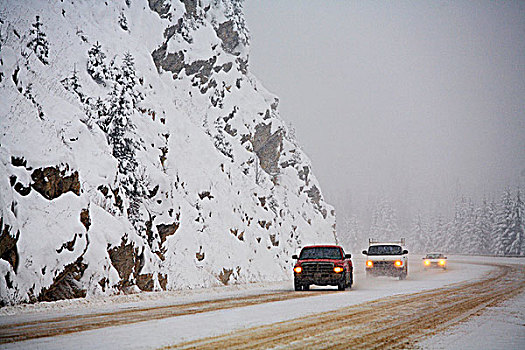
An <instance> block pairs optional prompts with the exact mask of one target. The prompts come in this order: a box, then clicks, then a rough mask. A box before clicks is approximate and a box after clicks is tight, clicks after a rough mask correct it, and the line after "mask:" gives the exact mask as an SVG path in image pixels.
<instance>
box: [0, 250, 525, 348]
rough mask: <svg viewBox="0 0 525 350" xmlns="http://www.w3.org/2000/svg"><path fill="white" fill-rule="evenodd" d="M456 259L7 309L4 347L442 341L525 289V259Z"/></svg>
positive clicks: (0, 330)
mask: <svg viewBox="0 0 525 350" xmlns="http://www.w3.org/2000/svg"><path fill="white" fill-rule="evenodd" d="M449 260H450V265H449V269H448V270H447V271H441V270H439V271H437V270H436V271H423V269H422V266H421V259H420V257H419V256H411V260H410V265H409V266H410V270H409V277H408V279H407V280H405V281H399V280H396V279H391V278H372V279H366V278H365V277H364V273H363V271H362V266H363V261H362V259H361V257H355V258H354V264H355V265H356V269H355V281H356V282H355V284H354V287H353V288H352V289H351V290H349V291H345V292H338V291H337V290H335V289H332V288H317V289H314V290H312V291H310V292H293V291H292V290H291V289H292V288H291V287H292V284H291V283H290V282H289V281H287V282H280V283H273V284H254V285H250V286H228V287H224V288H214V289H209V290H195V291H186V292H172V293H154V294H149V295H148V294H146V295H141V296H120V297H113V298H109V299H105V300H96V299H95V300H87V301H80V300H79V301H70V302H62V303H46V304H40V305H35V306H28V307H25V308H23V307H11V308H3V309H0V310H1V312H2V315H1V316H0V348H9V349H27V348H39V349H41V348H43V349H47V348H53V349H57V348H58V349H69V348H71V347H78V348H82V349H98V348H101V347H103V348H110V347H113V348H114V347H119V348H123V347H124V348H137V349H155V348H162V347H167V348H173V349H175V348H199V349H203V348H210V349H214V348H275V347H277V348H279V347H282V348H349V347H350V348H373V347H379V348H392V347H405V348H406V347H408V348H414V347H415V346H416V344H418V342H419V341H421V340H424V341H425V342H424V343H423V344H424V346H423V348H432V344H433V343H432V341H431V340H432V336H433V335H435V334H437V335H439V334H440V332H442V331H444V330H446V329H447V328H448V329H450V328H453V327H454V326H456V325H457V324H458V323H459V322H460V321H463V320H465V319H467V318H469V317H470V316H472V315H473V314H476V313H482V312H483V310H484V309H485V308H486V307H489V306H493V305H497V304H498V303H501V302H504V301H505V300H506V299H510V298H515V297H517V296H518V297H521V298H522V297H523V294H524V288H525V269H524V265H523V264H524V261H523V259H509V258H506V259H505V258H473V257H451V258H450V259H449ZM522 316H523V315H522ZM472 319H475V317H473V318H472V317H471V318H470V320H472ZM522 321H523V320H522ZM486 336H487V337H488V338H489V340H490V334H488V335H486ZM429 337H430V338H429ZM429 339H430V340H429ZM485 344H490V343H485Z"/></svg>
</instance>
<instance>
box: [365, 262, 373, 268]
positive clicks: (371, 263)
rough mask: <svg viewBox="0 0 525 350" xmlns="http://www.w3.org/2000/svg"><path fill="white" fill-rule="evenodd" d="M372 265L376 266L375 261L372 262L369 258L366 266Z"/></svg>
mask: <svg viewBox="0 0 525 350" xmlns="http://www.w3.org/2000/svg"><path fill="white" fill-rule="evenodd" d="M372 266H374V263H373V262H372V260H367V261H366V267H372Z"/></svg>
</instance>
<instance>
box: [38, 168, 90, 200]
mask: <svg viewBox="0 0 525 350" xmlns="http://www.w3.org/2000/svg"><path fill="white" fill-rule="evenodd" d="M31 179H32V180H33V184H32V185H31V186H32V187H33V189H34V190H35V191H37V192H38V193H40V194H41V195H42V196H43V197H44V198H46V199H49V200H52V199H55V198H58V197H60V196H61V195H63V194H64V193H66V192H70V191H71V192H73V193H74V194H76V195H77V196H79V195H80V182H79V180H78V172H76V171H75V172H73V173H72V174H71V175H66V170H65V169H64V170H60V169H59V168H58V167H47V168H42V169H35V171H33V173H32V174H31Z"/></svg>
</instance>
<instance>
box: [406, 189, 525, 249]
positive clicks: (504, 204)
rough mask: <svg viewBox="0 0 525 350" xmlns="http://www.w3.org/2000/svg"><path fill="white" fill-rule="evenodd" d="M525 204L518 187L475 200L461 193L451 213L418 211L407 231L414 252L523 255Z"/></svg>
mask: <svg viewBox="0 0 525 350" xmlns="http://www.w3.org/2000/svg"><path fill="white" fill-rule="evenodd" d="M524 209H525V205H524V204H523V199H522V195H521V192H520V190H519V189H518V190H517V191H516V192H515V193H512V191H511V190H510V189H506V190H505V191H504V193H503V194H502V195H501V198H500V199H499V200H498V201H496V200H488V199H484V200H483V201H482V202H481V203H478V204H476V203H475V202H474V201H473V200H472V199H470V198H467V197H462V198H460V199H459V200H457V202H456V203H455V210H454V216H453V217H452V218H444V217H442V216H437V217H432V218H428V219H426V220H425V219H424V218H422V217H421V215H418V216H417V217H416V218H415V220H414V221H413V224H412V228H411V230H410V232H409V234H408V237H407V238H408V240H409V242H411V245H412V250H413V251H414V252H427V251H436V250H439V251H445V252H448V253H456V254H481V255H498V256H525V221H524V219H523V214H524V211H525V210H524Z"/></svg>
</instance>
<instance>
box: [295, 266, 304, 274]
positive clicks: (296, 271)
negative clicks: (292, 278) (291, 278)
mask: <svg viewBox="0 0 525 350" xmlns="http://www.w3.org/2000/svg"><path fill="white" fill-rule="evenodd" d="M293 271H294V272H295V273H301V272H303V268H302V267H301V266H296V267H294V268H293Z"/></svg>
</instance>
